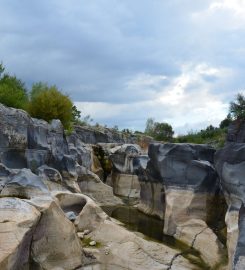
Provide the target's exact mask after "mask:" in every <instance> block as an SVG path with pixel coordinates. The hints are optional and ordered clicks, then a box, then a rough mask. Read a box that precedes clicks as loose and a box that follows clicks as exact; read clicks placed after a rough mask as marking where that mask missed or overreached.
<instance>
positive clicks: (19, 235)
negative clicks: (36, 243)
mask: <svg viewBox="0 0 245 270" xmlns="http://www.w3.org/2000/svg"><path fill="white" fill-rule="evenodd" d="M40 216H41V214H40V212H39V211H38V210H37V209H36V208H35V207H33V206H31V205H30V204H28V203H27V202H24V201H22V200H20V199H18V198H0V235H1V237H0V269H3V270H24V269H30V268H29V266H30V265H29V262H30V256H31V254H30V249H31V248H30V247H31V241H32V236H33V233H34V230H35V227H36V224H37V223H38V221H39V219H40Z"/></svg>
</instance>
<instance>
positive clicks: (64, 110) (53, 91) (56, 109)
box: [28, 83, 73, 129]
mask: <svg viewBox="0 0 245 270" xmlns="http://www.w3.org/2000/svg"><path fill="white" fill-rule="evenodd" d="M34 86H36V85H34ZM33 89H34V90H33ZM33 89H32V92H31V101H30V104H29V108H28V110H29V113H30V115H31V116H32V117H36V118H41V119H44V120H46V121H50V120H52V119H59V120H60V121H61V122H62V124H63V126H64V128H65V129H69V128H70V126H71V122H72V120H73V114H72V113H73V109H72V107H73V104H72V101H71V100H70V98H69V97H68V96H66V95H64V94H62V93H61V92H60V91H59V90H58V89H57V87H56V86H51V87H48V86H46V85H45V84H43V85H42V84H40V83H39V88H38V90H37V87H34V88H33Z"/></svg>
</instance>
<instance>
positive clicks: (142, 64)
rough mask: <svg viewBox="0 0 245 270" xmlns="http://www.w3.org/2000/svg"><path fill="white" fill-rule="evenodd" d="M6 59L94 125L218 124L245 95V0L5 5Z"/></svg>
mask: <svg viewBox="0 0 245 270" xmlns="http://www.w3.org/2000/svg"><path fill="white" fill-rule="evenodd" d="M0 61H2V62H3V64H4V66H5V67H6V70H7V71H8V72H9V73H11V74H15V75H16V76H17V77H18V78H20V79H21V80H23V81H24V82H25V83H26V86H27V87H28V88H31V85H32V84H33V83H35V82H39V81H42V82H47V83H48V84H50V85H54V84H55V85H56V86H57V87H58V88H59V89H61V90H62V91H63V92H64V93H65V94H68V95H69V96H70V98H71V99H72V101H73V102H74V103H75V104H76V106H77V107H78V108H79V109H80V110H81V111H82V115H87V114H89V115H91V117H92V118H93V119H94V123H100V124H103V125H107V126H109V127H113V126H115V125H117V126H118V127H119V128H120V129H123V128H129V129H132V130H140V131H143V130H144V128H145V123H146V120H147V119H148V118H150V117H151V118H154V119H155V121H157V122H167V123H169V124H171V125H172V126H173V128H174V130H175V133H176V134H185V133H187V132H188V131H191V130H192V131H195V130H199V129H201V128H205V127H206V126H208V125H210V124H212V125H214V126H218V125H219V123H220V121H221V120H223V119H224V118H225V117H226V115H227V113H228V109H229V102H230V101H232V100H234V99H235V96H236V94H237V93H238V92H242V93H245V91H244V89H245V83H244V80H245V76H244V75H245V0H212V1H211V0H205V1H204V0H195V1H193V0H91V1H88V0H42V1H37V0H22V1H19V0H0Z"/></svg>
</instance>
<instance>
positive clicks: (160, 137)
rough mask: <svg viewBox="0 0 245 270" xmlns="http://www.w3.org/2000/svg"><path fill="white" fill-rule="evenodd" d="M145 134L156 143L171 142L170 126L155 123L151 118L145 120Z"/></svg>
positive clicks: (171, 132) (172, 132)
mask: <svg viewBox="0 0 245 270" xmlns="http://www.w3.org/2000/svg"><path fill="white" fill-rule="evenodd" d="M145 133H146V134H147V135H149V136H151V137H153V138H154V139H155V140H157V141H171V140H172V138H173V135H174V131H173V128H172V126H171V125H170V124H168V123H165V122H163V123H159V122H155V121H154V119H153V118H148V119H147V121H146V128H145Z"/></svg>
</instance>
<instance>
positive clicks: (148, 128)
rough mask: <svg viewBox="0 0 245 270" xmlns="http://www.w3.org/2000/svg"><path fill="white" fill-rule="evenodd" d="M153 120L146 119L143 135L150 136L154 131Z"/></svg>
mask: <svg viewBox="0 0 245 270" xmlns="http://www.w3.org/2000/svg"><path fill="white" fill-rule="evenodd" d="M154 125H155V122H154V118H148V119H147V120H146V125H145V134H147V135H149V136H152V135H153V131H154Z"/></svg>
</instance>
